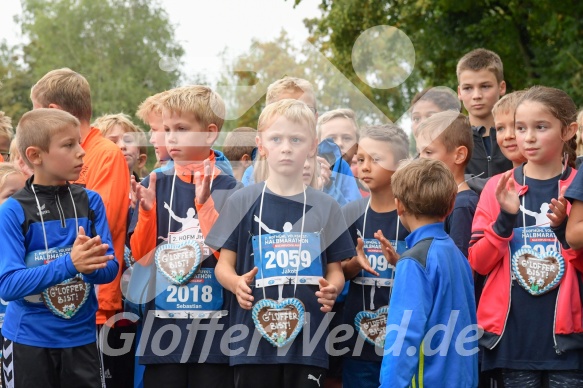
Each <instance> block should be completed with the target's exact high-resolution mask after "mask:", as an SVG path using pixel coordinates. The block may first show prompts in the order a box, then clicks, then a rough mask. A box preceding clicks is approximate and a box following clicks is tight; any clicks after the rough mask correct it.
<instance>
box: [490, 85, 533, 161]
mask: <svg viewBox="0 0 583 388" xmlns="http://www.w3.org/2000/svg"><path fill="white" fill-rule="evenodd" d="M523 95H524V91H523V90H520V91H517V92H512V93H510V94H507V95H505V96H504V97H502V98H501V99H500V100H498V102H497V103H496V104H494V108H492V116H494V128H495V129H496V142H497V143H498V147H499V148H500V150H501V151H502V153H503V154H504V156H505V157H506V159H508V160H510V161H511V162H512V166H513V168H516V167H518V166H520V165H521V164H523V163H524V162H526V158H525V157H524V155H523V154H522V153H521V152H520V150H519V149H518V144H516V133H515V130H514V114H515V111H516V106H517V105H518V103H519V102H520V99H521V98H522V96H523Z"/></svg>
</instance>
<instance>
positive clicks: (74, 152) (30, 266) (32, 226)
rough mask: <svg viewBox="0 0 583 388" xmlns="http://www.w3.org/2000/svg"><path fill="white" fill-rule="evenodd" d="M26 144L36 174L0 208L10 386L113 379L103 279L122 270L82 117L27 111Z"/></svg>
mask: <svg viewBox="0 0 583 388" xmlns="http://www.w3.org/2000/svg"><path fill="white" fill-rule="evenodd" d="M18 139H19V141H18V144H19V147H20V153H21V155H25V162H26V163H27V164H28V165H29V166H31V167H32V168H33V169H34V175H33V177H32V178H31V179H29V180H28V181H27V183H26V186H25V188H24V189H22V190H20V191H18V192H17V193H16V194H14V195H13V196H12V198H9V199H8V200H7V201H6V202H5V203H4V204H3V205H2V206H1V207H0V236H1V238H2V241H3V246H2V251H1V252H0V297H1V298H2V299H4V300H6V301H9V302H10V303H9V304H8V307H7V310H6V320H5V323H4V326H3V327H2V334H3V335H4V337H5V340H4V347H3V363H4V368H5V369H4V379H5V383H6V385H7V386H16V387H33V386H51V387H59V386H84V387H101V386H102V384H104V381H103V379H102V374H101V371H100V362H99V353H98V349H97V346H96V342H95V338H96V325H95V313H96V312H97V298H96V296H95V292H94V291H93V290H92V288H93V287H94V285H97V284H105V283H109V282H111V281H112V280H114V279H115V277H116V275H117V273H118V262H117V260H115V258H114V256H113V253H114V251H113V248H112V242H111V236H110V234H109V229H108V227H107V220H106V218H105V209H104V206H103V202H102V201H101V198H100V197H99V195H98V194H97V193H95V192H93V191H90V190H87V189H84V188H82V187H80V186H77V185H70V184H69V183H68V181H74V180H76V179H77V178H78V176H79V173H80V172H81V171H82V167H83V157H84V155H85V151H84V150H83V148H81V145H80V142H81V136H80V130H79V121H78V120H77V119H76V118H75V117H73V116H72V115H70V114H69V113H67V112H64V111H61V110H57V109H37V110H34V111H32V112H28V113H25V114H24V115H23V116H22V118H21V120H20V122H19V124H18Z"/></svg>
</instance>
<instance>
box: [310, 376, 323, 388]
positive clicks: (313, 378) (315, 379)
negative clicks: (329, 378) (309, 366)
mask: <svg viewBox="0 0 583 388" xmlns="http://www.w3.org/2000/svg"><path fill="white" fill-rule="evenodd" d="M321 378H322V375H320V376H318V378H316V377H315V376H314V375H312V374H309V375H308V380H314V381H315V382H317V383H318V387H319V386H320V379H321Z"/></svg>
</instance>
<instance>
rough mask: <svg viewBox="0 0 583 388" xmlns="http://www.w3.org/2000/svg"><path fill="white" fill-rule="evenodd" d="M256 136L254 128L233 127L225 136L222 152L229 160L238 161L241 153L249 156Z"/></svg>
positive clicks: (241, 155)
mask: <svg viewBox="0 0 583 388" xmlns="http://www.w3.org/2000/svg"><path fill="white" fill-rule="evenodd" d="M256 136H257V130H256V129H255V128H250V127H240V128H235V129H233V130H232V131H231V132H230V133H229V134H228V135H227V137H226V138H225V142H224V143H223V154H225V157H226V158H227V159H229V160H230V161H231V162H237V161H240V160H241V158H242V157H243V155H249V157H251V154H252V153H253V150H254V149H255V147H256V144H255V137H256Z"/></svg>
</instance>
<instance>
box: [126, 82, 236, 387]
mask: <svg viewBox="0 0 583 388" xmlns="http://www.w3.org/2000/svg"><path fill="white" fill-rule="evenodd" d="M161 105H162V121H163V125H164V128H165V131H166V149H167V150H168V153H169V155H170V157H171V158H172V159H173V161H174V163H173V166H172V168H171V169H168V170H166V171H155V172H152V173H151V174H150V176H149V177H147V178H146V179H144V181H143V182H142V184H141V185H138V187H137V196H138V200H139V204H140V205H139V211H136V212H134V217H133V220H132V223H131V225H130V230H129V234H130V236H131V237H130V245H131V249H132V254H133V256H134V258H135V259H136V261H137V263H136V265H138V264H141V266H149V267H150V268H154V267H155V268H156V270H154V271H152V278H151V280H150V282H149V283H150V286H151V289H150V291H152V292H151V293H152V294H154V297H153V299H152V300H151V301H149V302H148V303H147V304H146V306H145V308H146V312H145V317H144V332H143V333H144V335H145V336H144V335H143V336H142V338H141V340H140V349H139V356H140V363H141V364H145V365H146V369H145V373H144V386H145V387H146V388H147V387H178V386H193V385H199V384H200V386H204V387H215V386H220V387H229V386H231V385H232V384H233V374H232V370H231V369H230V368H229V366H228V354H226V353H224V352H223V351H222V350H221V347H220V340H221V337H222V335H223V332H224V330H225V329H226V328H225V326H226V325H225V324H226V323H227V318H226V317H225V315H226V311H225V310H226V309H227V306H228V302H229V298H227V297H226V296H225V295H223V294H224V293H223V289H222V287H221V286H220V285H219V283H218V282H217V281H216V278H215V277H214V267H215V265H216V263H217V260H216V258H215V256H214V255H213V253H212V252H211V251H210V250H209V248H208V247H207V246H206V245H203V240H204V237H205V236H206V235H207V234H208V232H209V230H210V229H211V227H212V225H213V223H214V221H215V220H216V218H217V217H218V213H217V212H218V211H219V210H220V209H221V208H222V207H223V204H224V203H225V200H226V198H227V197H228V195H229V194H230V193H231V191H232V190H233V189H234V188H236V186H237V182H236V181H235V179H234V178H233V177H232V176H229V175H227V174H225V173H223V172H222V171H221V170H220V169H218V168H217V167H216V166H215V161H216V159H215V153H214V152H213V151H212V150H211V146H212V145H213V143H214V142H215V140H216V139H217V137H218V135H219V131H220V130H221V127H222V125H223V122H224V116H225V105H224V102H223V100H222V99H221V97H220V96H219V95H218V94H217V93H215V92H214V91H212V90H211V89H210V88H208V87H206V86H188V87H183V88H178V89H174V90H172V91H170V92H169V93H168V94H167V95H166V97H165V98H164V99H163V100H162V101H161ZM185 252H186V253H188V255H187V256H188V258H189V259H188V260H184V261H182V258H184V255H183V254H184V253H185ZM172 257H175V259H173V258H172ZM136 270H137V268H136V269H134V273H133V274H132V277H133V276H134V274H135V273H136ZM223 300H224V302H223ZM148 322H150V323H148ZM148 325H150V326H151V330H150V332H151V333H152V335H150V336H148V335H147V332H146V330H145V327H146V326H148ZM199 326H200V327H201V329H202V328H203V327H211V328H212V330H208V331H206V330H201V332H198V334H197V335H196V337H194V338H193V337H192V336H194V335H195V334H196V333H197V329H196V327H199ZM191 330H193V333H192V334H189V333H190V331H191ZM166 331H170V332H171V333H172V335H165V336H164V337H163V338H160V337H159V334H158V335H156V334H155V333H164V332H166ZM207 342H209V343H208V344H207ZM159 349H170V350H165V351H164V352H160V351H159ZM160 353H163V355H160Z"/></svg>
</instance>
